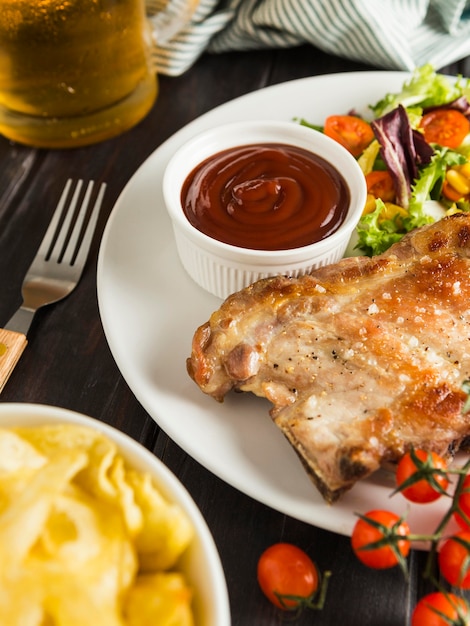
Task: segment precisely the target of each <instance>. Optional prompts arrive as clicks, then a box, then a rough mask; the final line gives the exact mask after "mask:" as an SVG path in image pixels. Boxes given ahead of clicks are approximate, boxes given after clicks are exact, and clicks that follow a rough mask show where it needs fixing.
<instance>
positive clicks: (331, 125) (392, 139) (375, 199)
mask: <svg viewBox="0 0 470 626" xmlns="http://www.w3.org/2000/svg"><path fill="white" fill-rule="evenodd" d="M469 99H470V79H467V78H463V77H461V76H459V77H457V78H456V79H454V78H451V77H448V76H445V75H443V74H439V73H437V72H436V71H435V70H434V68H433V67H432V66H430V65H424V66H422V67H420V68H417V69H416V70H415V71H414V72H413V73H412V75H411V76H410V78H409V80H407V81H405V82H404V84H403V85H402V89H401V91H399V92H398V93H388V94H386V95H385V96H384V97H383V98H382V99H381V100H379V101H378V102H377V103H376V104H373V105H370V106H369V109H370V111H371V115H370V118H369V119H367V120H366V119H364V117H361V116H359V115H357V114H355V113H354V112H350V113H348V114H347V115H331V116H329V117H328V118H327V119H326V120H325V122H324V125H323V126H315V125H313V124H311V123H310V122H308V121H306V120H299V121H300V123H301V124H303V125H306V126H310V127H312V128H315V129H316V130H320V131H322V132H324V133H325V134H326V135H328V136H330V137H332V138H333V139H335V140H336V141H339V142H340V143H341V144H343V145H344V146H345V147H346V148H347V149H348V150H349V151H350V152H351V153H352V154H353V155H354V156H355V157H356V158H357V160H358V163H359V165H360V167H361V169H362V171H363V172H364V176H365V177H366V182H367V188H368V201H367V204H366V207H365V209H364V213H363V215H362V218H361V220H360V222H359V224H358V226H357V238H358V242H357V246H356V247H357V248H358V249H359V250H360V251H361V252H362V253H363V254H367V255H369V256H372V255H375V254H380V253H381V252H384V251H385V250H386V249H387V248H389V247H390V246H391V245H392V244H393V243H395V242H397V241H399V240H400V239H401V238H402V237H403V235H404V234H406V233H407V232H409V231H411V230H413V229H414V228H417V227H419V226H423V225H424V224H427V223H430V222H433V221H435V220H436V219H439V218H440V217H443V216H444V215H446V214H450V213H452V212H456V211H469V210H470V121H469V120H470V103H469Z"/></svg>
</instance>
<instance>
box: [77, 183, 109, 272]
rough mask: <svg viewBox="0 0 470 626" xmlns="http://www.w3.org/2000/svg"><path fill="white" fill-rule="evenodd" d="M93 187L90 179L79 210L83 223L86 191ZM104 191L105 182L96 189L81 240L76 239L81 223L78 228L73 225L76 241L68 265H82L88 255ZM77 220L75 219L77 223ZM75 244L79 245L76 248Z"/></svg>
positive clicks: (87, 199) (87, 200)
mask: <svg viewBox="0 0 470 626" xmlns="http://www.w3.org/2000/svg"><path fill="white" fill-rule="evenodd" d="M92 187H93V181H90V183H89V185H88V189H87V198H85V200H86V206H85V208H83V207H82V209H81V211H83V217H82V220H81V221H82V223H83V219H84V218H85V213H86V208H87V206H88V202H89V194H88V192H89V193H90V194H91V189H92ZM105 191H106V183H102V184H101V186H100V188H99V191H98V196H97V198H96V200H95V204H94V206H93V209H92V212H91V215H90V218H89V220H88V224H87V227H86V230H85V233H84V234H83V239H82V241H81V242H79V241H78V237H79V235H80V231H81V225H80V227H79V228H77V224H76V226H75V229H76V230H77V233H76V241H75V245H74V248H75V249H74V250H73V254H72V256H71V257H70V260H69V262H70V265H75V266H77V267H83V266H84V265H85V261H86V258H87V256H88V250H89V248H90V245H91V241H92V239H93V234H94V232H95V228H96V223H97V221H98V216H99V213H100V209H101V204H102V202H103V197H104V192H105ZM85 200H84V202H83V204H85ZM78 221H79V220H77V223H78ZM72 239H74V234H72V237H71V240H72ZM77 246H79V247H78V248H77Z"/></svg>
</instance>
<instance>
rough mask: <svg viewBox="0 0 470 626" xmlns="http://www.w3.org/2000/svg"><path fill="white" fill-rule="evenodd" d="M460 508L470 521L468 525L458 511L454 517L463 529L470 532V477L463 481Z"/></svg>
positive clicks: (459, 500)
mask: <svg viewBox="0 0 470 626" xmlns="http://www.w3.org/2000/svg"><path fill="white" fill-rule="evenodd" d="M458 506H459V509H460V511H461V512H462V513H463V514H464V515H465V517H466V518H467V519H468V520H469V521H468V523H467V522H466V521H465V519H464V517H463V516H462V515H460V514H459V512H458V511H456V512H455V514H454V517H455V519H456V520H457V522H458V524H459V526H460V527H461V528H463V529H464V530H470V475H468V476H465V478H464V480H463V483H462V489H461V492H460V495H459V498H458Z"/></svg>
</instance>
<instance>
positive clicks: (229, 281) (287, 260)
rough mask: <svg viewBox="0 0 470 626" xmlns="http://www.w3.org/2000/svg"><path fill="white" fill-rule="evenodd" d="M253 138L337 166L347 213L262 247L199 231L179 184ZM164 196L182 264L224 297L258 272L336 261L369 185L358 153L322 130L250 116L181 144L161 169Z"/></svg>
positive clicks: (295, 270) (286, 271)
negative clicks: (306, 236) (305, 238)
mask: <svg viewBox="0 0 470 626" xmlns="http://www.w3.org/2000/svg"><path fill="white" fill-rule="evenodd" d="M257 143H283V144H288V145H292V146H297V147H300V148H303V149H306V150H309V151H311V152H312V153H314V154H316V155H317V156H320V157H322V158H323V159H325V160H326V161H328V162H329V163H330V164H332V165H333V166H334V167H336V169H337V170H338V171H339V172H340V174H341V175H342V176H343V178H344V179H345V181H346V183H347V185H348V187H349V193H350V204H349V208H348V212H347V215H346V219H345V220H344V222H343V223H342V225H341V226H340V227H339V228H338V229H337V230H336V232H334V233H333V234H331V235H330V236H329V237H327V238H326V239H323V240H321V241H318V242H316V243H313V244H310V245H307V246H303V247H299V248H294V249H289V250H275V251H266V250H253V249H248V248H239V247H237V246H233V245H230V244H227V243H223V242H221V241H218V240H216V239H213V238H212V237H209V236H207V235H205V234H204V233H202V232H200V231H199V230H198V229H197V228H195V227H194V226H193V225H192V224H191V223H190V222H189V220H188V219H187V218H186V216H185V214H184V212H183V208H182V204H181V189H182V186H183V183H184V182H185V180H186V178H187V177H188V175H189V174H190V173H191V172H192V171H193V169H194V168H195V167H196V166H197V165H199V163H201V162H202V161H204V160H205V159H207V158H208V157H210V156H212V155H214V154H217V153H218V152H221V151H222V150H225V149H227V148H233V147H237V146H243V145H249V144H257ZM163 196H164V199H165V204H166V208H167V211H168V214H169V216H170V219H171V222H172V226H173V232H174V236H175V241H176V247H177V250H178V254H179V257H180V260H181V263H182V265H183V267H184V268H185V270H186V271H187V272H188V274H189V275H190V276H191V277H192V278H193V280H195V281H196V283H197V284H199V285H200V286H201V287H202V288H203V289H206V290H207V291H209V292H210V293H212V294H214V295H216V296H218V297H220V298H226V297H227V296H229V295H230V294H231V293H234V292H235V291H238V290H240V289H242V288H244V287H246V286H248V285H250V284H251V283H253V282H255V281H256V280H259V279H261V278H266V277H268V276H275V275H278V274H283V275H286V276H300V275H302V274H307V273H309V272H311V271H312V270H313V269H315V268H316V267H320V266H322V265H327V264H329V263H334V262H336V261H338V260H339V259H340V258H341V257H342V256H343V255H344V252H345V250H346V247H347V245H348V242H349V239H350V237H351V234H352V232H353V230H354V228H355V227H356V225H357V223H358V221H359V218H360V216H361V213H362V211H363V208H364V205H365V202H366V196H367V190H366V183H365V178H364V174H363V173H362V171H361V169H360V167H359V165H358V163H357V161H356V159H355V158H354V157H353V156H352V155H351V154H350V153H349V152H348V151H347V150H346V149H345V148H343V147H342V146H341V145H340V144H339V143H337V142H336V141H334V140H332V139H330V138H329V137H327V136H326V135H324V134H323V133H321V132H319V131H316V130H313V129H311V128H308V127H306V126H302V125H300V124H297V123H295V122H284V121H248V122H234V123H229V124H226V125H223V126H218V127H214V128H212V129H210V130H207V131H204V132H202V133H201V134H199V135H197V136H196V137H193V138H192V139H190V140H189V141H187V142H186V143H185V144H184V145H183V146H181V147H180V148H179V149H178V150H177V151H176V152H175V154H174V155H173V156H172V157H171V159H170V160H169V162H168V164H167V167H166V169H165V172H164V175H163Z"/></svg>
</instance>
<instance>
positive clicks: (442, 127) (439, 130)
mask: <svg viewBox="0 0 470 626" xmlns="http://www.w3.org/2000/svg"><path fill="white" fill-rule="evenodd" d="M419 125H420V128H421V129H422V130H423V132H424V138H425V139H426V141H427V142H428V143H438V144H439V145H441V146H446V147H447V148H458V147H459V146H460V144H461V143H462V141H463V140H464V139H465V137H466V136H467V135H468V133H469V132H470V122H469V121H468V119H467V118H466V117H465V115H464V114H463V113H460V111H456V110H455V109H437V110H435V111H430V112H429V113H425V115H423V117H422V118H421V122H420V124H419Z"/></svg>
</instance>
